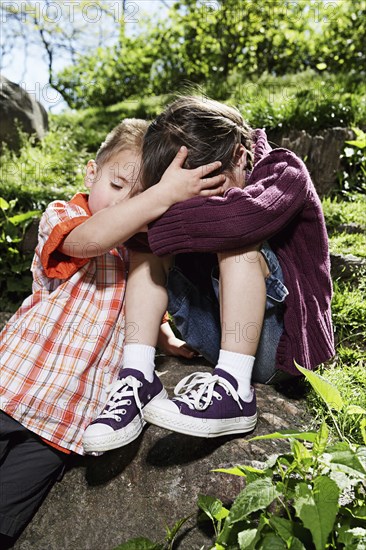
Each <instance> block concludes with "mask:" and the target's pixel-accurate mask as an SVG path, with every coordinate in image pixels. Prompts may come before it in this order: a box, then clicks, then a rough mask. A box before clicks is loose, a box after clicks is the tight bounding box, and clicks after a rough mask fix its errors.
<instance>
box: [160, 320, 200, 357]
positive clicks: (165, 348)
mask: <svg viewBox="0 0 366 550" xmlns="http://www.w3.org/2000/svg"><path fill="white" fill-rule="evenodd" d="M158 347H159V349H160V351H162V352H163V353H165V355H174V356H175V357H185V358H186V359H192V358H193V357H196V356H197V355H198V353H197V352H196V351H195V350H193V349H192V348H190V347H189V346H188V344H187V343H186V342H184V341H183V340H181V339H180V338H177V337H176V336H175V334H174V332H173V330H172V328H171V326H170V324H169V323H163V324H162V325H161V326H160V330H159V337H158Z"/></svg>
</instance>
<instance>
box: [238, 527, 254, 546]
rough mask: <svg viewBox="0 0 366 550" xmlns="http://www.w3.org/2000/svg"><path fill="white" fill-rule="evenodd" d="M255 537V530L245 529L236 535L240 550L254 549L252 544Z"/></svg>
mask: <svg viewBox="0 0 366 550" xmlns="http://www.w3.org/2000/svg"><path fill="white" fill-rule="evenodd" d="M256 536H257V529H246V530H245V531H242V532H241V533H239V534H238V543H239V548H240V550H252V549H254V546H253V542H254V541H255V539H256Z"/></svg>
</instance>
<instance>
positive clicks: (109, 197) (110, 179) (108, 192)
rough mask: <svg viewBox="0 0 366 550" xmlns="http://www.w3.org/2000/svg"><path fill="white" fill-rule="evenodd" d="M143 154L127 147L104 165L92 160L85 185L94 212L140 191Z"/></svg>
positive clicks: (87, 169) (87, 170) (88, 167)
mask: <svg viewBox="0 0 366 550" xmlns="http://www.w3.org/2000/svg"><path fill="white" fill-rule="evenodd" d="M140 164H141V155H140V154H139V153H138V152H137V151H134V150H129V149H125V150H123V151H120V152H119V153H117V154H116V155H114V156H112V158H111V159H109V160H108V161H107V162H105V163H103V164H102V166H97V164H96V162H95V161H94V160H90V161H89V162H88V164H87V168H86V178H85V185H86V187H88V188H89V189H90V191H89V200H88V204H89V208H90V211H91V213H92V214H96V213H97V212H99V210H103V208H107V207H108V206H112V204H115V203H117V202H120V201H121V200H123V199H126V198H127V196H128V195H129V194H130V192H131V191H132V189H133V194H136V192H140V191H141V189H140V181H139V176H140Z"/></svg>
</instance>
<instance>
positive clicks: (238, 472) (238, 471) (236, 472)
mask: <svg viewBox="0 0 366 550" xmlns="http://www.w3.org/2000/svg"><path fill="white" fill-rule="evenodd" d="M243 470H244V468H243V466H234V467H233V468H215V469H214V470H212V471H213V472H221V473H223V474H230V475H233V476H242V477H245V476H246V473H245V472H244V471H243Z"/></svg>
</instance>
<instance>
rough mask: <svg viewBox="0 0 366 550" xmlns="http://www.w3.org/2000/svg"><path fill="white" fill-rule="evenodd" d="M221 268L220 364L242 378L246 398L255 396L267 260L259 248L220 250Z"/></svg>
mask: <svg viewBox="0 0 366 550" xmlns="http://www.w3.org/2000/svg"><path fill="white" fill-rule="evenodd" d="M218 260H219V268H220V287H219V289H220V313H221V349H220V354H219V360H218V364H217V368H220V369H223V370H225V371H226V372H228V373H229V374H231V375H232V376H233V377H234V378H235V379H236V381H237V382H238V393H239V395H240V397H241V398H242V399H248V400H250V398H251V385H250V382H251V377H252V370H253V365H254V361H255V355H256V351H257V347H258V343H259V340H260V335H261V331H262V326H263V319H264V314H265V308H266V284H265V278H266V277H267V276H268V275H269V269H268V266H267V263H266V261H265V259H264V257H263V256H262V254H261V253H260V252H259V247H255V248H253V249H252V250H245V251H243V250H241V251H234V252H233V251H230V252H224V253H220V254H218Z"/></svg>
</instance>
